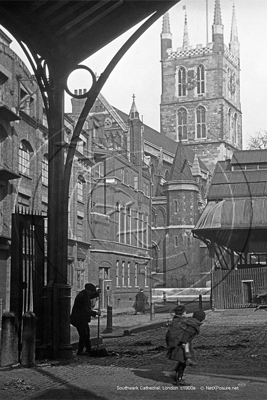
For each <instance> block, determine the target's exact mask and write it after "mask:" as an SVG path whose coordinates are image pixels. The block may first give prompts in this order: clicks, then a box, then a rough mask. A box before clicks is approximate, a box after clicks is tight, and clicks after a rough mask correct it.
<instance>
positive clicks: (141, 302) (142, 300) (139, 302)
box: [134, 292, 146, 312]
mask: <svg viewBox="0 0 267 400" xmlns="http://www.w3.org/2000/svg"><path fill="white" fill-rule="evenodd" d="M134 308H135V311H136V312H145V310H146V295H145V294H144V293H143V292H138V293H137V295H136V296H135V303H134Z"/></svg>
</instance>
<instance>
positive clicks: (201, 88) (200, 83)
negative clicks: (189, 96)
mask: <svg viewBox="0 0 267 400" xmlns="http://www.w3.org/2000/svg"><path fill="white" fill-rule="evenodd" d="M203 93H205V70H204V66H203V65H199V66H198V67H197V94H203Z"/></svg>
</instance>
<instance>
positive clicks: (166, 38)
mask: <svg viewBox="0 0 267 400" xmlns="http://www.w3.org/2000/svg"><path fill="white" fill-rule="evenodd" d="M160 37H161V59H162V60H166V58H168V53H167V50H168V49H171V48H172V34H171V26H170V18H169V13H168V12H167V13H166V14H164V15H163V20H162V32H161V35H160Z"/></svg>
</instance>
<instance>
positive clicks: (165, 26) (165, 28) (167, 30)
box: [162, 12, 171, 35]
mask: <svg viewBox="0 0 267 400" xmlns="http://www.w3.org/2000/svg"><path fill="white" fill-rule="evenodd" d="M163 34H169V35H171V27H170V17H169V13H168V12H166V14H164V15H163V20H162V35H163Z"/></svg>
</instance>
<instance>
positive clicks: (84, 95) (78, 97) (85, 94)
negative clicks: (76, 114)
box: [65, 65, 96, 99]
mask: <svg viewBox="0 0 267 400" xmlns="http://www.w3.org/2000/svg"><path fill="white" fill-rule="evenodd" d="M77 69H85V70H86V71H88V72H89V73H90V74H91V77H92V80H93V82H92V85H91V88H92V86H93V85H94V84H95V83H96V76H95V74H94V72H93V71H92V70H91V69H90V68H89V67H87V66H86V65H77V66H76V68H74V70H73V71H72V72H74V71H76V70H77ZM72 72H71V73H70V74H72ZM70 74H69V76H70ZM69 76H68V77H69ZM67 80H68V78H67ZM91 88H90V89H91ZM90 89H89V90H88V91H87V92H85V93H83V94H74V93H72V92H71V91H70V90H69V88H68V86H67V82H66V85H65V90H66V92H67V93H68V94H69V95H70V96H71V97H74V98H75V99H85V98H86V97H88V93H89V91H90Z"/></svg>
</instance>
